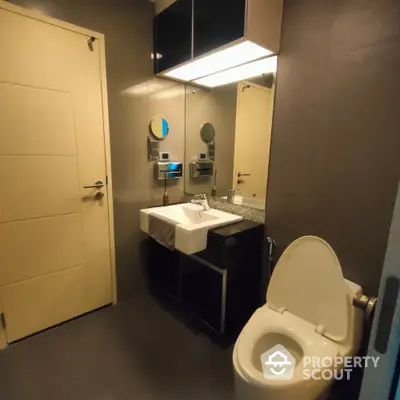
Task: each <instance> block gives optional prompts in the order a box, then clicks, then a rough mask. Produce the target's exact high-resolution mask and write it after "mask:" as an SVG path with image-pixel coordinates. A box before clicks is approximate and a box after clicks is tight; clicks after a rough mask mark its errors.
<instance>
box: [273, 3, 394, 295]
mask: <svg viewBox="0 0 400 400" xmlns="http://www.w3.org/2000/svg"><path fill="white" fill-rule="evenodd" d="M282 33H283V36H282V46H281V54H280V57H279V64H278V76H277V88H276V100H275V112H274V122H273V134H272V148H271V161H270V177H269V183H268V185H269V186H268V187H269V191H268V198H267V218H266V222H267V227H268V231H269V234H270V235H271V236H272V237H274V238H275V239H276V241H277V243H278V246H279V247H280V250H282V249H283V248H284V247H285V246H287V245H288V244H289V243H290V242H291V241H292V240H294V239H295V238H297V237H299V236H301V235H305V234H312V235H318V236H321V237H323V238H325V239H326V240H327V241H328V242H329V243H330V244H331V245H332V247H333V248H334V249H335V251H336V252H337V254H338V256H339V259H340V261H341V263H342V267H343V271H344V275H345V277H347V278H349V279H351V280H354V281H355V282H357V283H359V284H361V285H362V286H364V288H365V291H366V293H367V294H370V295H373V294H375V295H376V294H377V290H378V284H379V278H380V275H381V270H382V264H383V259H384V254H385V248H386V243H387V239H388V233H389V226H390V221H391V216H392V212H393V206H394V201H395V194H396V188H397V184H398V182H399V178H400V155H399V154H400V112H399V110H400V79H399V71H400V2H398V1H397V0H392V1H384V0H379V1H376V0H329V1H328V0H324V1H321V0H297V1H295V0H287V1H286V2H285V10H284V19H283V31H282Z"/></svg>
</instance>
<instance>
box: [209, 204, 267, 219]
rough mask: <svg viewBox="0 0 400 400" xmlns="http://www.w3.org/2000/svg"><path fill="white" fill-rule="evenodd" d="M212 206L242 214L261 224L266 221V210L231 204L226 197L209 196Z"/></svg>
mask: <svg viewBox="0 0 400 400" xmlns="http://www.w3.org/2000/svg"><path fill="white" fill-rule="evenodd" d="M209 203H210V207H211V208H215V209H217V210H221V211H225V212H229V213H231V214H235V215H240V216H241V217H243V218H245V219H248V220H250V221H254V222H258V223H259V224H264V223H265V211H264V210H258V209H257V208H251V207H246V206H243V205H238V204H231V203H228V202H227V201H226V199H223V198H220V197H215V198H211V197H210V198H209Z"/></svg>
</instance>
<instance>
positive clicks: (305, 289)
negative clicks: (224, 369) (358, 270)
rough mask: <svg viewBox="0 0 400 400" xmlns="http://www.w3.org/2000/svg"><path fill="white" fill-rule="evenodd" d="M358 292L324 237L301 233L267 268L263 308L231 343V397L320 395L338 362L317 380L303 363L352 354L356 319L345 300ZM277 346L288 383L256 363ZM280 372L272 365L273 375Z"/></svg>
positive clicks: (257, 399) (302, 399)
mask: <svg viewBox="0 0 400 400" xmlns="http://www.w3.org/2000/svg"><path fill="white" fill-rule="evenodd" d="M361 291H362V289H361V287H360V286H358V285H357V284H355V283H353V282H350V281H348V280H346V279H344V278H343V275H342V270H341V267H340V264H339V261H338V259H337V257H336V254H335V253H334V251H333V250H332V248H331V247H330V246H329V244H328V243H326V242H325V241H324V240H322V239H320V238H317V237H314V236H305V237H302V238H300V239H297V240H296V241H295V242H293V243H292V244H291V245H290V246H289V247H288V248H287V249H286V251H285V252H284V253H283V254H282V256H281V258H280V259H279V262H278V264H277V265H276V267H275V269H274V272H273V274H272V277H271V280H270V283H269V286H268V291H267V303H266V304H265V305H264V306H263V307H261V308H259V309H258V310H257V311H256V312H255V313H254V314H253V315H252V317H251V318H250V320H249V321H248V323H247V324H246V326H245V327H244V328H243V330H242V332H241V334H240V335H239V337H238V339H237V341H236V344H235V348H234V351H233V366H234V374H235V394H236V399H237V400H250V399H251V400H267V399H268V400H269V399H271V400H275V399H279V400H292V399H296V400H313V399H323V398H325V396H327V395H328V393H329V389H330V387H331V384H332V383H333V375H334V371H335V373H338V371H339V370H341V369H342V368H343V365H341V364H336V365H328V364H329V363H327V364H326V366H324V367H323V368H322V369H324V370H328V371H325V372H324V375H325V377H324V378H321V371H319V370H318V368H317V369H315V368H314V369H313V368H312V367H313V366H312V364H305V363H306V362H309V361H310V360H340V359H341V357H346V356H352V355H354V354H356V353H357V352H358V349H359V346H360V343H361V338H362V318H363V315H362V312H361V310H358V309H356V308H354V307H353V305H352V299H353V296H354V295H356V294H359V293H361ZM277 346H278V347H277ZM280 346H283V348H284V350H286V351H287V352H288V355H289V356H290V360H289V361H290V363H289V361H288V364H287V365H290V369H291V371H292V372H291V374H292V375H291V376H290V377H286V378H287V379H283V378H281V377H280V376H279V375H278V371H276V370H274V373H276V374H277V375H276V376H275V375H274V374H272V375H271V373H269V375H268V374H267V375H266V374H265V369H264V368H265V365H263V364H266V363H265V360H266V359H265V358H263V360H262V357H267V356H268V354H269V353H270V352H273V351H274V350H275V349H278V350H281V347H280ZM277 353H279V356H284V355H283V354H282V353H281V352H280V351H277V352H275V353H273V354H272V356H275V355H276V354H277ZM270 357H271V356H270ZM313 357H314V358H313ZM268 360H269V358H268ZM267 364H269V363H268V362H267ZM267 368H268V366H267ZM274 368H275V367H274ZM288 368H289V367H288ZM282 369H284V367H283V366H282V365H281V366H279V365H278V367H277V370H279V372H281V371H282ZM329 370H331V371H329ZM269 371H270V370H268V372H269ZM286 371H289V369H287V370H286ZM311 371H313V373H314V376H313V377H312V378H310V372H311ZM326 372H327V373H326ZM330 372H331V373H330ZM330 375H332V378H330ZM327 376H328V378H330V379H327V378H326V377H327ZM318 378H319V379H318Z"/></svg>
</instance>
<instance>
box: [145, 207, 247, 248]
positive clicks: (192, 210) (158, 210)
mask: <svg viewBox="0 0 400 400" xmlns="http://www.w3.org/2000/svg"><path fill="white" fill-rule="evenodd" d="M149 214H154V215H159V216H160V217H162V218H163V219H167V220H170V221H171V222H172V223H174V224H176V226H175V248H176V249H177V250H179V251H181V252H182V253H185V254H193V253H197V252H199V251H202V250H204V249H205V248H206V247H207V234H208V231H209V230H210V229H213V228H216V227H218V226H223V225H228V224H232V223H234V222H238V221H241V220H242V219H243V218H242V217H240V216H238V215H233V214H229V213H226V212H223V211H219V210H215V209H211V210H209V211H204V210H203V207H201V206H198V205H196V204H192V203H184V204H176V205H172V206H166V207H154V208H146V209H143V210H140V228H141V230H142V231H143V232H145V233H147V234H148V233H149V217H148V216H149Z"/></svg>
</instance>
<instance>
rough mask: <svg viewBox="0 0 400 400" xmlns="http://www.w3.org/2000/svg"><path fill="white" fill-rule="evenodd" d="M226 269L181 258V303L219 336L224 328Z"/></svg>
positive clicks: (193, 258)
mask: <svg viewBox="0 0 400 400" xmlns="http://www.w3.org/2000/svg"><path fill="white" fill-rule="evenodd" d="M226 274H227V271H226V270H219V269H217V268H215V267H214V266H211V264H209V263H207V262H206V261H204V260H201V259H199V258H197V257H195V256H191V257H188V256H185V255H183V256H182V301H183V304H184V305H185V306H186V307H187V308H188V309H189V310H190V311H191V312H192V313H193V314H195V315H196V316H198V317H199V318H201V319H202V320H203V321H204V322H205V323H206V324H207V325H209V326H210V327H211V328H213V329H214V330H216V331H217V332H218V333H223V332H224V327H225V296H226Z"/></svg>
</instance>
